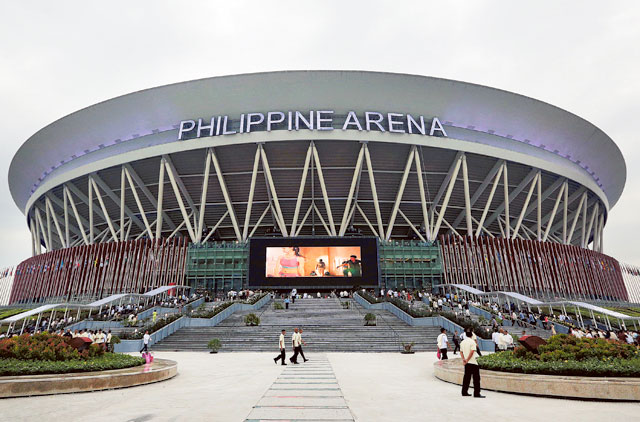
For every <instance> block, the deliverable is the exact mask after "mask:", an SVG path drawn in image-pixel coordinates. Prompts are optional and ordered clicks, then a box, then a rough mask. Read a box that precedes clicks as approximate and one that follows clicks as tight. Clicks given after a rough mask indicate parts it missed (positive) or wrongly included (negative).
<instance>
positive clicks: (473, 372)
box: [460, 328, 485, 399]
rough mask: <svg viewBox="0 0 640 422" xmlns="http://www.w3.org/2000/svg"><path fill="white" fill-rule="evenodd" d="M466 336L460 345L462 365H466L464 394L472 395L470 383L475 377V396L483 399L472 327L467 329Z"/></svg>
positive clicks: (463, 380) (463, 379) (463, 381)
mask: <svg viewBox="0 0 640 422" xmlns="http://www.w3.org/2000/svg"><path fill="white" fill-rule="evenodd" d="M465 334H466V338H465V339H464V340H463V341H462V344H461V345H460V356H461V357H462V365H464V376H463V378H462V395H463V396H470V395H471V394H469V383H470V382H471V378H472V377H473V397H476V398H479V399H483V398H484V397H485V396H483V395H482V394H480V367H479V366H478V361H477V360H476V348H477V346H476V342H475V341H473V339H472V338H471V336H472V334H473V332H472V331H471V328H467V329H465Z"/></svg>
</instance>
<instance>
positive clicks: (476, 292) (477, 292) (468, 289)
mask: <svg viewBox="0 0 640 422" xmlns="http://www.w3.org/2000/svg"><path fill="white" fill-rule="evenodd" d="M444 286H452V287H455V288H456V289H460V290H464V291H465V292H469V293H471V294H474V295H479V296H483V295H486V294H487V293H486V292H483V291H482V290H478V289H476V288H474V287H471V286H467V285H466V284H437V285H435V286H434V287H444Z"/></svg>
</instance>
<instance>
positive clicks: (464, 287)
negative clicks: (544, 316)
mask: <svg viewBox="0 0 640 422" xmlns="http://www.w3.org/2000/svg"><path fill="white" fill-rule="evenodd" d="M444 286H451V287H455V288H456V289H459V290H464V291H466V292H469V293H471V294H474V295H477V296H491V295H503V296H508V297H511V298H514V299H517V300H519V301H521V302H524V303H527V304H529V305H533V306H554V305H565V306H566V305H571V306H577V307H579V308H585V309H589V310H591V311H594V312H599V313H601V314H604V315H607V316H609V317H612V318H616V319H619V320H633V321H640V317H632V316H629V315H625V314H622V313H620V312H616V311H612V310H610V309H606V308H602V307H600V306H596V305H592V304H591V303H586V302H577V301H572V300H563V301H555V302H542V301H540V300H538V299H534V298H531V297H529V296H525V295H523V294H521V293H516V292H503V291H494V292H483V291H482V290H478V289H475V288H473V287H471V286H467V285H464V284H437V285H435V286H434V287H444Z"/></svg>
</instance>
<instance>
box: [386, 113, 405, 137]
mask: <svg viewBox="0 0 640 422" xmlns="http://www.w3.org/2000/svg"><path fill="white" fill-rule="evenodd" d="M402 116H404V115H403V114H400V113H387V122H389V132H393V133H405V131H404V130H403V129H402V121H397V120H394V119H395V118H396V117H402ZM395 126H400V127H399V128H396V127H395Z"/></svg>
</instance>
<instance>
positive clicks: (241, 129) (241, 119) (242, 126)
mask: <svg viewBox="0 0 640 422" xmlns="http://www.w3.org/2000/svg"><path fill="white" fill-rule="evenodd" d="M240 133H244V113H243V114H241V115H240Z"/></svg>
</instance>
